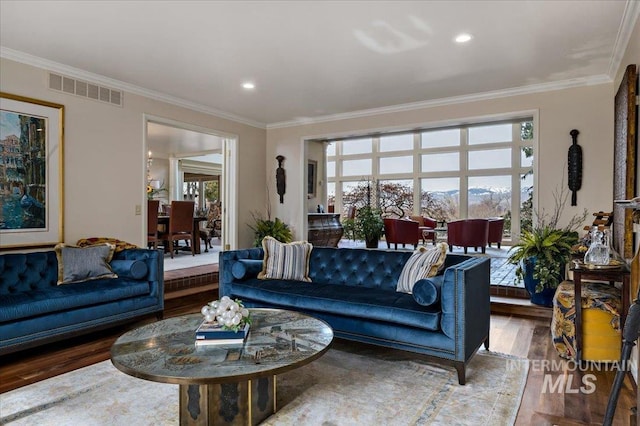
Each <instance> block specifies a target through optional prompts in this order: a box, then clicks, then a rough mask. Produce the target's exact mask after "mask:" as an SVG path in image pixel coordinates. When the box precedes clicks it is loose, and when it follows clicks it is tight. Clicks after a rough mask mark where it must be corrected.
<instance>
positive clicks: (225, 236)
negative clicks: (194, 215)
mask: <svg viewBox="0 0 640 426" xmlns="http://www.w3.org/2000/svg"><path fill="white" fill-rule="evenodd" d="M148 123H158V124H162V125H165V126H170V127H175V128H177V129H183V130H190V131H193V132H198V133H204V134H207V135H212V136H217V137H220V138H222V152H223V154H224V155H223V158H222V179H223V184H222V188H220V189H221V199H222V215H223V218H222V223H223V232H222V247H223V250H233V249H236V248H238V213H237V212H238V179H237V177H238V139H239V138H238V135H235V134H233V133H227V132H223V131H221V130H216V129H210V128H207V127H202V126H198V125H195V124H190V123H185V122H182V121H177V120H173V119H170V118H166V117H160V116H157V115H153V114H147V113H143V114H142V153H141V154H142V170H145V169H146V167H147V152H148V151H149V142H148V140H147V125H148ZM143 176H145V177H146V173H143ZM141 188H143V190H142V192H141V196H142V216H141V218H140V220H141V221H142V235H141V238H142V241H145V242H146V241H147V234H146V233H147V220H146V217H147V202H146V200H147V195H146V191H145V189H146V186H145V185H141Z"/></svg>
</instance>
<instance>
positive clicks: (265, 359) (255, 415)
mask: <svg viewBox="0 0 640 426" xmlns="http://www.w3.org/2000/svg"><path fill="white" fill-rule="evenodd" d="M250 311H251V318H252V323H251V328H250V330H249V335H248V336H247V339H246V340H245V343H244V345H209V346H195V330H196V328H197V327H198V325H200V323H201V322H202V320H203V317H202V315H200V314H193V315H185V316H181V317H175V318H169V319H166V320H163V321H159V322H155V323H152V324H148V325H145V326H143V327H140V328H137V329H135V330H132V331H129V332H127V333H125V334H123V335H122V336H120V337H119V338H118V340H116V342H115V343H114V344H113V346H112V347H111V362H112V363H113V365H114V366H115V367H116V368H118V369H119V370H120V371H122V372H124V373H126V374H129V375H131V376H134V377H138V378H141V379H145V380H151V381H154V382H162V383H173V384H178V385H180V394H179V398H180V424H181V425H186V424H188V425H207V424H216V425H217V424H243V425H246V424H251V425H255V424H258V423H260V422H261V421H263V420H264V419H266V418H267V417H269V416H270V415H271V414H273V413H275V412H276V404H275V400H276V398H275V396H276V374H280V373H284V372H286V371H289V370H292V369H295V368H298V367H301V366H303V365H305V364H308V363H310V362H311V361H313V360H315V359H317V358H319V357H320V356H322V354H324V353H325V352H326V351H327V350H328V349H329V345H330V344H331V341H332V340H333V330H332V329H331V327H330V326H329V325H327V323H325V322H324V321H321V320H319V319H316V318H313V317H310V316H308V315H304V314H301V313H298V312H293V311H286V310H281V309H250ZM141 397H144V396H143V395H141ZM140 415H141V416H144V413H140Z"/></svg>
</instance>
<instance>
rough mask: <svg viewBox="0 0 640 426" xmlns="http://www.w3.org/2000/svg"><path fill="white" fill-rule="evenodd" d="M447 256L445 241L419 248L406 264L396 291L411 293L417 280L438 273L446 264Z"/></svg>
mask: <svg viewBox="0 0 640 426" xmlns="http://www.w3.org/2000/svg"><path fill="white" fill-rule="evenodd" d="M446 256H447V245H446V244H445V243H438V244H437V245H436V246H435V247H434V248H431V249H428V248H426V247H420V248H418V250H416V251H414V252H413V254H412V255H411V257H410V258H409V260H407V262H406V263H405V264H404V267H403V268H402V272H401V273H400V278H399V279H398V284H397V286H396V291H400V292H403V293H411V292H412V291H413V285H414V284H415V283H416V281H419V280H421V279H423V278H429V277H433V276H435V275H436V274H437V273H438V269H439V268H440V266H442V265H443V264H444V259H445V257H446Z"/></svg>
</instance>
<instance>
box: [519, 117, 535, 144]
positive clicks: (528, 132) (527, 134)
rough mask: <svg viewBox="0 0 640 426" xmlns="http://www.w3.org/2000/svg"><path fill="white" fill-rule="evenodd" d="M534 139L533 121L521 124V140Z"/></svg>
mask: <svg viewBox="0 0 640 426" xmlns="http://www.w3.org/2000/svg"><path fill="white" fill-rule="evenodd" d="M531 139H533V121H525V122H522V123H520V140H523V141H528V140H531Z"/></svg>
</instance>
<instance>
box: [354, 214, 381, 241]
mask: <svg viewBox="0 0 640 426" xmlns="http://www.w3.org/2000/svg"><path fill="white" fill-rule="evenodd" d="M354 228H355V235H356V238H359V239H363V240H364V241H365V245H366V247H367V248H377V247H378V241H379V240H380V237H381V236H382V235H383V234H384V221H383V220H382V212H381V211H380V210H379V209H374V208H372V207H371V206H364V207H362V208H361V209H359V210H358V211H357V212H356V217H355V220H354Z"/></svg>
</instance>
